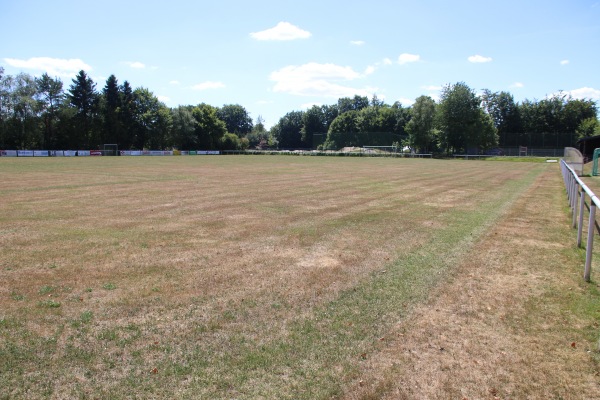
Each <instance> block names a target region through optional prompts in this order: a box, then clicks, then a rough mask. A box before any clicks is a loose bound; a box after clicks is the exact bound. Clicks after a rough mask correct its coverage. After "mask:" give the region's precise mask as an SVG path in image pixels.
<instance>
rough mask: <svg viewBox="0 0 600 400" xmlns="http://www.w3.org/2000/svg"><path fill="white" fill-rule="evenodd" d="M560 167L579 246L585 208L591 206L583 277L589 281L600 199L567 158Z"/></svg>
mask: <svg viewBox="0 0 600 400" xmlns="http://www.w3.org/2000/svg"><path fill="white" fill-rule="evenodd" d="M560 169H561V172H562V175H563V179H564V181H565V187H566V189H567V196H568V198H569V206H570V207H571V211H572V213H573V228H576V229H577V246H578V247H581V240H582V236H583V217H584V215H583V214H584V212H585V209H586V208H588V207H589V220H588V231H587V244H586V247H585V269H584V271H583V279H585V281H586V282H589V281H590V275H591V269H592V250H593V248H594V231H595V230H596V229H597V225H596V207H598V206H600V199H599V198H598V197H596V195H595V194H594V192H592V190H591V189H590V188H589V187H587V185H586V184H585V183H584V182H583V181H582V180H581V179H579V177H578V176H577V174H576V173H575V171H574V170H573V168H571V166H569V164H567V163H566V162H565V160H560ZM586 195H587V196H588V197H589V199H590V203H589V206H588V204H587V203H586V202H585V196H586Z"/></svg>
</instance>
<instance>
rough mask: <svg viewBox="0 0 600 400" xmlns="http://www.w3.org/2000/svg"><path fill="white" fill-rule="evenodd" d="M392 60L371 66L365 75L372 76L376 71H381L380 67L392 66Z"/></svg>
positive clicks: (366, 69)
mask: <svg viewBox="0 0 600 400" xmlns="http://www.w3.org/2000/svg"><path fill="white" fill-rule="evenodd" d="M392 64H393V63H392V60H390V59H389V58H384V59H383V60H381V61H378V62H376V63H375V64H372V65H369V66H368V67H367V68H365V72H364V75H365V76H366V75H371V74H373V73H374V72H375V71H377V70H378V69H379V67H381V66H382V65H392Z"/></svg>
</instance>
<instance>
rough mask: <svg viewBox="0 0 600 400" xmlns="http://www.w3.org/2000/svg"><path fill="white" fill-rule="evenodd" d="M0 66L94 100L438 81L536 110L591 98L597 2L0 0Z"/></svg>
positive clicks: (396, 93)
mask: <svg viewBox="0 0 600 400" xmlns="http://www.w3.org/2000/svg"><path fill="white" fill-rule="evenodd" d="M0 7H1V10H2V12H1V13H0V35H1V37H2V38H3V40H2V44H1V45H0V65H1V66H3V67H4V68H5V71H6V73H7V74H11V75H14V74H17V73H19V72H27V73H29V74H32V75H35V76H39V75H41V74H42V73H43V72H48V73H49V74H50V75H51V76H58V77H60V78H61V79H63V81H64V82H65V89H67V88H68V86H69V85H70V83H71V79H72V78H73V77H74V76H75V74H76V73H77V72H78V71H79V70H80V69H84V70H86V72H87V73H88V74H89V75H90V76H91V77H92V79H93V80H94V81H95V82H96V84H97V89H98V90H101V89H102V87H103V86H104V84H105V81H106V78H107V77H108V76H109V75H111V74H114V75H115V76H116V77H117V79H118V80H119V82H120V83H122V82H123V81H125V80H127V81H129V82H130V83H131V85H132V86H133V87H134V88H136V87H146V88H148V89H150V90H151V91H152V92H153V93H154V94H155V95H156V96H157V97H158V98H159V99H161V100H162V101H163V102H164V103H165V104H166V105H167V106H169V107H176V106H177V105H187V104H198V103H202V102H205V103H208V104H211V105H213V106H217V107H220V106H222V105H223V104H241V105H242V106H244V107H245V108H246V109H247V110H248V112H249V113H250V116H251V117H252V118H253V119H254V120H255V119H256V118H257V117H258V116H259V115H261V116H262V117H263V118H264V119H265V121H266V125H267V126H271V125H273V124H275V123H277V121H278V120H279V118H280V117H282V116H283V115H285V114H286V113H287V112H290V111H295V110H305V109H307V108H308V107H310V106H311V105H313V104H318V105H320V104H334V103H336V101H337V99H338V98H339V97H345V96H354V94H359V95H367V96H369V97H372V96H373V94H376V95H377V96H378V97H379V98H380V99H383V100H385V102H387V103H390V104H391V103H393V102H395V101H400V102H401V103H402V104H403V105H405V106H408V105H410V104H411V103H412V102H413V101H414V99H415V98H416V97H418V96H420V95H430V96H432V97H434V98H436V99H437V98H439V93H440V89H441V88H442V87H443V86H444V85H447V84H453V83H456V82H465V83H466V84H467V85H469V86H470V87H471V88H473V89H475V90H476V91H480V90H482V89H490V90H492V91H501V90H504V91H509V92H510V93H512V94H513V95H514V97H515V100H517V101H522V100H524V99H530V100H534V99H537V100H540V99H543V98H544V97H546V96H547V95H551V94H553V93H556V92H558V91H560V90H562V91H565V92H569V93H571V94H572V95H573V96H574V97H578V98H588V99H593V100H600V0H590V1H587V0H570V1H567V0H565V1H556V0H550V1H538V0H520V1H513V0H508V1H497V0H496V1H486V0H480V1H461V0H455V1H442V0H429V1H427V0H424V1H416V0H415V1H405V0H397V1H377V0H371V1H369V2H367V1H354V0H345V1H337V0H332V1H328V0H321V1H313V0H305V1H285V0H280V1H237V0H236V1H233V0H220V1H210V2H209V1H183V0H171V1H153V0H146V1H137V0H132V1H128V0H121V1H93V2H92V1H84V0H79V1H67V0H53V1H34V0H0Z"/></svg>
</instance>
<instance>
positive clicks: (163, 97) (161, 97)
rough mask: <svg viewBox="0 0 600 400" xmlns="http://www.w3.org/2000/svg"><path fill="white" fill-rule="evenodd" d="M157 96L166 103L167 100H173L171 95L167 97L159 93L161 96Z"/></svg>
mask: <svg viewBox="0 0 600 400" xmlns="http://www.w3.org/2000/svg"><path fill="white" fill-rule="evenodd" d="M156 98H157V99H158V100H159V101H162V102H163V103H166V102H169V101H171V98H170V97H167V96H160V95H159V96H156Z"/></svg>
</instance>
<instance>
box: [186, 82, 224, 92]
mask: <svg viewBox="0 0 600 400" xmlns="http://www.w3.org/2000/svg"><path fill="white" fill-rule="evenodd" d="M224 87H225V84H224V83H223V82H214V81H206V82H202V83H199V84H197V85H194V86H192V89H194V90H208V89H222V88H224Z"/></svg>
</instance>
